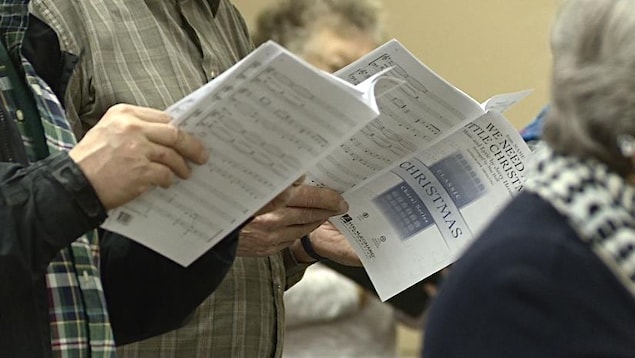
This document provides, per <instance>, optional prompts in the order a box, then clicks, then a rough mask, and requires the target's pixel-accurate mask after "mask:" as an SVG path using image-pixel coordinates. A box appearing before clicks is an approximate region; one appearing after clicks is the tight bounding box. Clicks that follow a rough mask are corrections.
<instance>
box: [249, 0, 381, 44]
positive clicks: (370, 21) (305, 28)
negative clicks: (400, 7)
mask: <svg viewBox="0 0 635 358" xmlns="http://www.w3.org/2000/svg"><path fill="white" fill-rule="evenodd" d="M324 25H326V26H330V27H331V28H332V29H333V30H335V31H336V32H337V33H341V34H346V32H347V31H348V30H350V29H351V28H352V29H357V30H360V31H362V32H364V33H369V34H372V35H373V36H374V37H375V38H376V40H377V43H380V42H381V40H382V39H383V29H382V25H381V20H380V5H379V3H378V2H377V1H375V0H281V1H279V2H278V3H276V4H275V5H274V6H272V7H269V8H267V9H265V10H263V11H262V12H261V13H260V14H259V15H258V17H257V18H256V27H255V29H254V31H253V36H252V37H253V41H254V43H255V44H256V45H260V44H261V43H263V42H266V41H267V40H274V41H276V42H278V43H279V44H281V45H282V46H284V47H286V48H287V49H289V50H290V51H291V52H295V53H301V52H302V51H303V49H304V43H305V42H306V40H307V39H308V38H309V36H310V34H311V33H312V32H313V31H314V30H315V28H316V27H317V26H324Z"/></svg>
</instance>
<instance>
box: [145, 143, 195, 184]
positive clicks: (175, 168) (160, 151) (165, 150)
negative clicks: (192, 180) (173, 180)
mask: <svg viewBox="0 0 635 358" xmlns="http://www.w3.org/2000/svg"><path fill="white" fill-rule="evenodd" d="M146 157H147V158H148V160H150V162H153V163H158V164H162V165H164V166H166V167H168V168H169V169H170V170H171V171H172V172H174V174H176V175H178V176H179V177H181V178H183V179H187V178H189V177H190V174H191V173H192V170H191V169H190V167H189V166H188V165H187V162H186V161H185V159H184V158H183V157H182V156H181V155H179V153H177V152H176V151H175V150H174V149H172V148H170V147H166V146H162V145H158V144H151V145H150V148H149V149H148V152H147V153H146Z"/></svg>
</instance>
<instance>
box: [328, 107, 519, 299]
mask: <svg viewBox="0 0 635 358" xmlns="http://www.w3.org/2000/svg"><path fill="white" fill-rule="evenodd" d="M529 160H530V150H529V148H528V147H527V145H526V144H525V143H524V141H523V140H522V138H521V137H520V135H519V134H518V132H517V131H516V130H515V129H514V128H513V126H512V125H511V124H510V123H509V122H508V121H507V119H506V118H504V117H503V116H502V115H501V114H500V113H498V112H487V113H486V114H483V115H482V116H480V117H478V118H477V119H475V120H474V121H472V122H470V123H468V124H467V125H465V126H463V127H462V128H461V129H460V130H458V131H455V132H454V133H452V135H450V136H449V137H447V138H446V139H445V140H443V141H441V142H437V143H435V144H433V145H432V146H430V147H427V148H424V149H423V150H421V151H419V152H417V153H415V154H414V155H413V156H410V157H408V158H405V159H403V160H401V161H399V162H397V163H395V164H394V165H392V166H391V167H390V170H389V171H386V172H384V173H382V174H380V175H378V176H375V177H373V180H371V181H368V182H366V183H364V184H361V185H359V186H357V187H356V188H355V189H353V190H351V191H348V192H346V193H344V198H346V200H347V201H348V203H349V205H350V210H349V211H348V213H346V214H344V215H342V216H339V217H337V218H334V219H332V220H331V222H332V223H333V224H334V225H335V226H336V227H337V228H338V229H339V230H340V231H341V232H342V233H343V234H344V235H346V236H347V238H348V239H349V241H350V243H351V245H353V247H354V248H355V250H356V252H357V254H358V255H359V257H360V259H361V260H362V263H363V265H364V268H365V269H366V272H367V273H368V275H369V277H370V278H371V281H372V282H373V285H374V287H375V289H376V290H377V293H378V295H379V297H380V298H381V299H382V300H387V299H389V298H390V297H392V296H394V295H395V294H397V293H399V292H401V291H403V290H405V289H406V288H408V287H410V286H411V285H413V284H415V283H417V282H419V281H421V280H422V279H424V278H426V277H428V276H430V275H431V274H433V273H435V272H437V271H439V270H441V269H442V268H444V267H446V266H447V265H449V264H450V263H452V262H454V261H455V260H456V258H457V257H458V256H459V254H460V253H461V252H462V251H463V249H464V248H465V247H467V245H469V243H470V242H471V240H472V239H473V238H474V237H475V235H477V234H478V232H479V231H480V230H481V229H482V228H483V227H484V226H485V225H486V224H487V223H488V222H489V220H490V219H491V218H492V217H493V216H494V215H495V214H496V213H497V212H498V211H499V210H500V208H501V207H503V206H504V205H505V204H506V203H507V202H508V201H509V200H510V199H511V197H513V196H514V195H516V194H517V193H518V192H519V191H520V190H521V189H522V186H523V184H524V176H525V173H526V169H525V168H526V166H525V164H526V163H527V162H528V161H529Z"/></svg>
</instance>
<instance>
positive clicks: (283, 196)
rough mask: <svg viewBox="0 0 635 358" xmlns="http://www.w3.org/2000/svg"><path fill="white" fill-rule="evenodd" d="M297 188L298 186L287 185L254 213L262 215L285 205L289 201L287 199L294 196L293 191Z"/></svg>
mask: <svg viewBox="0 0 635 358" xmlns="http://www.w3.org/2000/svg"><path fill="white" fill-rule="evenodd" d="M299 188H300V187H299V186H293V185H291V186H289V187H288V188H286V189H285V190H283V191H282V192H281V193H280V194H278V195H277V196H276V197H275V198H273V199H272V200H271V201H269V202H268V203H267V204H265V205H264V206H263V207H262V208H260V210H258V212H256V215H262V214H265V213H268V212H272V211H274V210H277V209H280V208H283V207H285V206H286V205H287V203H288V202H289V200H290V199H291V198H292V197H293V196H295V193H296V192H297V190H298V189H299Z"/></svg>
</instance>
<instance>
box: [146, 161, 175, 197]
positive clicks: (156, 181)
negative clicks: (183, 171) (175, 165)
mask: <svg viewBox="0 0 635 358" xmlns="http://www.w3.org/2000/svg"><path fill="white" fill-rule="evenodd" d="M141 182H142V185H143V186H144V187H143V188H142V191H146V190H147V188H148V187H150V186H153V185H158V186H160V187H163V188H168V187H170V185H172V183H173V182H174V173H173V172H172V170H170V168H168V167H167V166H165V165H163V164H159V163H150V164H149V165H148V167H147V169H146V171H145V172H144V173H143V175H142V176H141Z"/></svg>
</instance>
